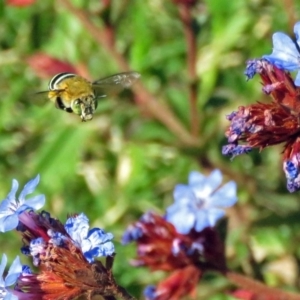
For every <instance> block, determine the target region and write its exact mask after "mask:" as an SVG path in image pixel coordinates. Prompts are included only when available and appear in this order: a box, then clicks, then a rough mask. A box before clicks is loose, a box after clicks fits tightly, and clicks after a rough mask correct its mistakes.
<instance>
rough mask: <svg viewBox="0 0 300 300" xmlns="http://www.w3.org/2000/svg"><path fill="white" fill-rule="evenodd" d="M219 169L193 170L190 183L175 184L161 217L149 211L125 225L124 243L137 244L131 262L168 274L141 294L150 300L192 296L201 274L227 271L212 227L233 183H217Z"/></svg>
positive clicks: (230, 200) (232, 193)
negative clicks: (171, 200)
mask: <svg viewBox="0 0 300 300" xmlns="http://www.w3.org/2000/svg"><path fill="white" fill-rule="evenodd" d="M221 182H222V174H221V172H220V171H219V170H215V171H213V172H212V173H211V174H210V175H209V176H208V177H205V176H204V175H202V174H200V173H198V172H192V173H191V174H190V176H189V184H188V185H182V184H180V185H177V186H176V187H175V190H174V203H173V204H172V205H171V206H170V207H169V208H167V211H166V214H165V216H159V215H156V214H154V213H152V212H148V213H146V214H145V215H143V216H142V217H141V218H140V220H139V221H138V222H136V223H135V224H133V225H131V226H129V227H128V229H127V231H126V232H125V234H124V236H123V243H125V244H126V243H129V242H132V241H135V242H136V243H137V247H138V249H137V255H138V257H137V259H136V260H134V261H133V264H134V265H135V266H148V267H149V268H150V269H151V270H164V271H169V272H171V275H170V276H169V277H168V278H167V279H165V280H164V281H162V282H160V283H159V284H158V286H156V287H155V286H149V287H147V288H146V290H145V292H144V293H145V296H146V298H147V299H151V300H154V299H155V300H167V299H179V298H180V297H183V296H185V295H188V294H189V295H193V294H194V292H195V288H196V285H197V283H198V282H199V280H200V278H201V277H202V275H203V273H204V272H205V271H207V270H217V271H220V272H224V271H225V270H226V264H225V256H224V245H223V241H222V239H221V238H220V236H219V233H218V230H217V229H216V228H215V225H216V224H217V221H218V220H219V219H220V218H222V217H223V216H224V214H225V212H224V210H222V209H221V208H222V207H229V206H231V205H233V204H234V203H235V202H236V201H237V197H236V185H235V183H234V182H229V183H227V184H225V185H223V186H222V187H220V185H221Z"/></svg>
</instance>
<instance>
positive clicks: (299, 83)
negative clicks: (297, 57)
mask: <svg viewBox="0 0 300 300" xmlns="http://www.w3.org/2000/svg"><path fill="white" fill-rule="evenodd" d="M294 83H295V85H296V86H300V72H298V73H297V76H296V78H295V81H294Z"/></svg>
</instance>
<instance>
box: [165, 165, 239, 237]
mask: <svg viewBox="0 0 300 300" xmlns="http://www.w3.org/2000/svg"><path fill="white" fill-rule="evenodd" d="M221 183H222V174H221V172H220V171H219V170H214V171H213V172H212V173H211V174H210V175H209V176H208V177H205V176H204V175H202V174H201V173H199V172H191V173H190V175H189V184H188V185H183V184H180V185H177V186H176V187H175V190H174V204H172V205H171V206H170V207H169V208H167V213H166V220H167V221H168V222H170V223H172V224H173V225H174V226H175V228H176V230H177V231H178V232H179V233H181V234H188V233H189V232H190V231H191V230H192V229H194V230H196V231H197V232H200V231H202V230H203V229H204V228H206V227H212V226H214V225H215V224H216V222H217V221H218V220H219V219H220V218H222V217H223V216H224V215H225V212H224V210H223V209H220V208H221V207H229V206H232V205H233V204H235V203H236V201H237V196H236V184H235V182H233V181H230V182H228V183H226V184H225V185H223V186H222V187H220V188H219V186H220V184H221Z"/></svg>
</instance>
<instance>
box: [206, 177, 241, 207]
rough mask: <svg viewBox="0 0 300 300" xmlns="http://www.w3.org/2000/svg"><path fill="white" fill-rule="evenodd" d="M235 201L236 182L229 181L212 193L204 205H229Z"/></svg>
mask: <svg viewBox="0 0 300 300" xmlns="http://www.w3.org/2000/svg"><path fill="white" fill-rule="evenodd" d="M236 201H237V196H236V183H235V182H234V181H230V182H228V183H226V184H224V185H223V186H222V187H221V188H219V189H218V190H217V191H216V192H215V193H213V195H212V196H211V197H210V199H209V202H208V203H207V204H208V205H207V206H206V207H215V206H219V207H230V206H232V205H233V204H235V203H236Z"/></svg>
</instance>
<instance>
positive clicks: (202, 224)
mask: <svg viewBox="0 0 300 300" xmlns="http://www.w3.org/2000/svg"><path fill="white" fill-rule="evenodd" d="M207 213H208V211H207V210H199V211H197V212H196V222H195V226H194V227H195V230H196V231H197V232H200V231H202V230H203V229H204V228H206V227H209V226H210V222H209V220H208V216H207Z"/></svg>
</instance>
